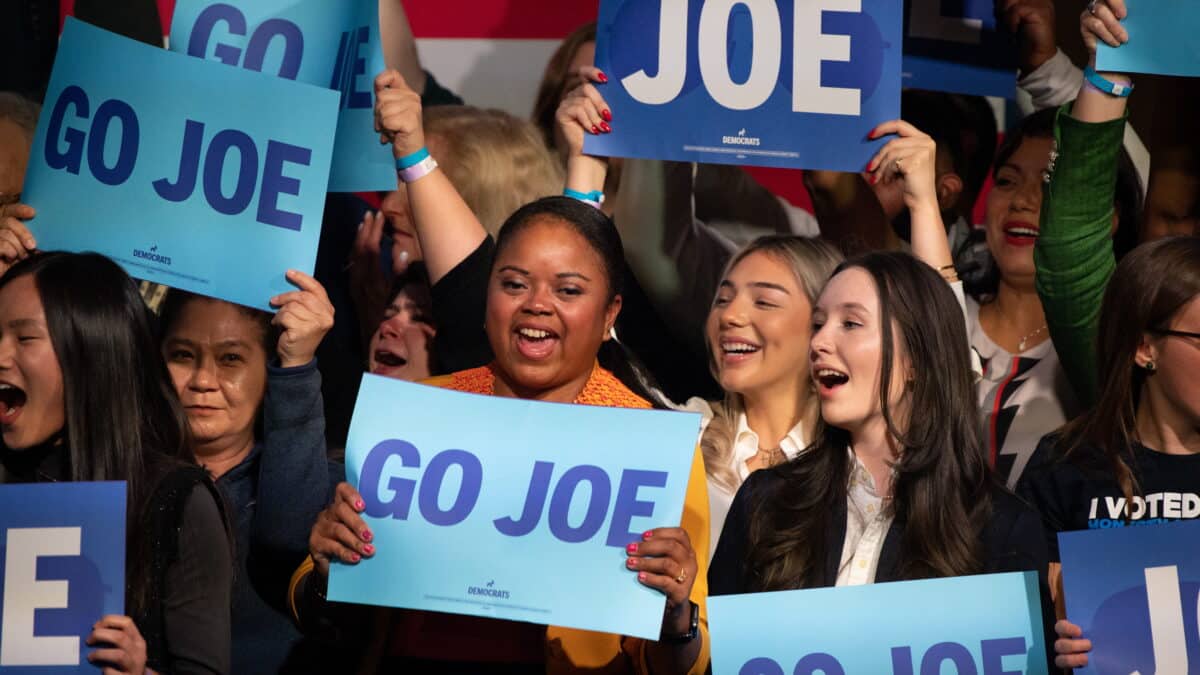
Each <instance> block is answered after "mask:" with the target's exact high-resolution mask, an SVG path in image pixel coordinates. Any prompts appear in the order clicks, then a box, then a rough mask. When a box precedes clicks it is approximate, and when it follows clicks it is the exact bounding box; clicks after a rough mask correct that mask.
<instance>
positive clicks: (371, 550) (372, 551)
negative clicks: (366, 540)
mask: <svg viewBox="0 0 1200 675" xmlns="http://www.w3.org/2000/svg"><path fill="white" fill-rule="evenodd" d="M363 553H366V554H367V555H374V554H375V547H374V546H372V545H370V544H367V545H366V546H363Z"/></svg>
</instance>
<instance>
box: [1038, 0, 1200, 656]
mask: <svg viewBox="0 0 1200 675" xmlns="http://www.w3.org/2000/svg"><path fill="white" fill-rule="evenodd" d="M1134 11H1137V8H1136V7H1135V8H1134ZM1143 11H1154V10H1153V9H1151V8H1149V7H1146V8H1145V9H1144V10H1143ZM1126 16H1127V9H1126V6H1125V2H1124V0H1093V2H1091V3H1090V5H1089V7H1088V9H1087V10H1085V11H1084V12H1083V14H1082V15H1081V17H1080V28H1081V31H1082V33H1083V39H1084V43H1085V44H1086V45H1087V47H1088V50H1089V52H1090V56H1091V59H1090V64H1089V71H1088V74H1087V75H1088V83H1087V84H1085V86H1084V88H1083V89H1082V90H1081V91H1080V93H1079V97H1078V98H1077V99H1076V101H1075V102H1074V104H1072V105H1071V107H1070V108H1069V109H1067V108H1063V109H1062V110H1060V111H1059V114H1058V119H1057V123H1056V130H1055V131H1056V133H1055V137H1056V138H1057V139H1058V143H1059V146H1058V152H1059V157H1058V161H1057V168H1056V169H1055V170H1054V173H1053V176H1052V177H1051V180H1050V183H1049V186H1048V188H1047V198H1046V208H1045V216H1044V220H1045V227H1044V230H1043V232H1042V237H1041V238H1040V239H1039V241H1038V244H1037V246H1038V250H1037V256H1038V277H1039V279H1038V290H1039V293H1041V294H1042V295H1043V297H1045V298H1046V300H1045V302H1046V303H1047V306H1049V305H1050V304H1051V302H1053V303H1054V306H1055V307H1057V308H1059V312H1058V313H1055V314H1052V313H1049V312H1048V313H1047V319H1048V320H1049V321H1050V326H1051V331H1052V333H1053V337H1054V339H1055V341H1056V342H1058V341H1061V342H1063V344H1064V345H1065V347H1060V349H1062V350H1064V351H1068V350H1069V351H1071V352H1077V353H1079V354H1080V358H1079V359H1078V361H1079V366H1080V367H1079V368H1078V370H1080V371H1081V372H1086V373H1088V375H1089V377H1088V378H1087V383H1088V384H1092V382H1094V383H1095V384H1094V385H1092V386H1093V387H1094V388H1095V389H1096V391H1095V392H1090V391H1089V392H1088V393H1089V394H1094V398H1095V400H1096V405H1095V407H1093V408H1092V409H1091V410H1090V411H1089V412H1088V413H1086V414H1085V415H1083V416H1082V417H1080V418H1079V419H1077V420H1075V421H1074V422H1072V423H1071V424H1068V425H1067V426H1066V427H1065V428H1064V429H1063V430H1062V431H1061V433H1058V434H1051V435H1050V436H1047V437H1046V438H1045V439H1043V441H1042V443H1041V444H1040V445H1039V446H1038V449H1037V451H1036V452H1035V453H1034V457H1033V459H1032V460H1031V466H1030V469H1029V471H1028V472H1027V473H1026V476H1025V478H1023V479H1022V481H1021V483H1020V484H1019V485H1018V489H1019V491H1020V492H1021V494H1022V496H1024V497H1026V498H1027V499H1029V501H1030V502H1031V503H1033V504H1034V505H1035V506H1036V507H1037V508H1038V509H1039V510H1040V511H1041V513H1042V517H1043V519H1044V521H1045V524H1046V529H1047V535H1048V538H1047V543H1048V545H1049V548H1050V551H1051V554H1052V556H1051V559H1052V560H1055V561H1056V562H1055V563H1053V564H1052V566H1051V569H1050V578H1051V581H1052V583H1053V587H1054V588H1055V590H1057V591H1058V598H1057V599H1058V600H1059V601H1060V608H1061V607H1063V606H1064V605H1065V603H1062V602H1061V601H1062V600H1063V597H1062V590H1061V583H1060V582H1061V577H1060V572H1061V569H1060V564H1059V563H1058V562H1057V561H1058V560H1059V556H1058V542H1057V534H1058V533H1059V532H1063V531H1071V530H1085V529H1089V528H1090V527H1097V526H1098V523H1095V524H1094V523H1093V522H1092V521H1108V520H1112V521H1116V523H1115V524H1119V525H1125V524H1126V522H1129V523H1132V524H1139V522H1145V521H1146V520H1149V519H1164V520H1173V519H1179V518H1186V517H1188V514H1187V513H1186V512H1185V511H1186V509H1184V508H1182V507H1180V506H1179V499H1180V498H1181V496H1192V495H1195V494H1197V493H1200V435H1198V434H1197V429H1200V387H1198V386H1197V383H1196V378H1195V374H1196V373H1197V372H1200V238H1198V237H1195V236H1190V237H1174V238H1166V239H1160V240H1157V241H1153V242H1149V243H1145V244H1142V245H1141V246H1139V247H1138V248H1137V249H1135V250H1134V251H1133V252H1132V253H1130V254H1129V255H1127V256H1126V257H1125V258H1124V259H1123V260H1122V261H1121V263H1120V264H1119V265H1115V266H1114V260H1113V250H1112V246H1111V243H1110V231H1111V228H1112V220H1113V217H1112V210H1111V209H1110V208H1109V206H1108V205H1110V204H1112V197H1113V185H1114V175H1115V174H1116V166H1117V153H1118V151H1119V148H1120V144H1121V137H1122V130H1123V128H1124V126H1125V117H1126V108H1127V101H1128V98H1127V97H1128V96H1129V94H1130V92H1131V91H1132V89H1133V86H1132V83H1131V82H1130V79H1129V77H1128V76H1126V75H1123V74H1119V73H1096V72H1095V70H1094V68H1095V65H1096V49H1097V46H1098V44H1099V43H1100V42H1101V41H1103V42H1104V43H1105V44H1107V45H1109V46H1110V47H1119V46H1120V45H1122V44H1124V43H1125V42H1127V41H1128V40H1129V38H1130V36H1129V34H1128V32H1127V31H1126V30H1125V28H1124V27H1123V26H1122V25H1121V21H1122V20H1124V19H1125V18H1126ZM1110 277H1111V278H1110ZM1101 298H1103V300H1102V302H1101ZM1089 357H1091V358H1089ZM1091 368H1096V370H1095V371H1091ZM1091 372H1095V376H1094V380H1093V379H1092V377H1091V376H1090V374H1091ZM1171 497H1174V499H1175V507H1174V508H1173V509H1172V507H1171V506H1170V502H1169V499H1170V498H1171ZM1156 498H1157V499H1156ZM1097 504H1098V505H1099V506H1097ZM1114 511H1115V512H1114ZM1193 517H1194V516H1193ZM1185 606H1186V603H1185ZM1060 616H1062V614H1060ZM1055 628H1056V631H1057V633H1058V636H1059V639H1058V640H1057V642H1056V643H1055V651H1056V652H1057V658H1056V662H1057V664H1058V665H1059V666H1060V667H1063V668H1079V667H1082V666H1085V665H1087V664H1088V653H1089V652H1090V651H1091V650H1092V643H1091V641H1090V640H1088V639H1087V636H1085V635H1084V634H1083V631H1082V630H1081V629H1080V627H1079V626H1078V625H1076V624H1074V623H1072V622H1071V621H1070V620H1069V619H1064V620H1062V621H1059V622H1058V623H1057V624H1056V626H1055ZM1156 656H1157V654H1156ZM1158 666H1159V669H1160V671H1161V669H1162V664H1158Z"/></svg>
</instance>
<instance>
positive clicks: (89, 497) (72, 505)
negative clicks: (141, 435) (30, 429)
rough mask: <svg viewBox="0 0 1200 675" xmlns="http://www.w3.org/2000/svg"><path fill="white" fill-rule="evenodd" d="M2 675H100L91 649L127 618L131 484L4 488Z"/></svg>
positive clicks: (0, 513)
mask: <svg viewBox="0 0 1200 675" xmlns="http://www.w3.org/2000/svg"><path fill="white" fill-rule="evenodd" d="M0 579H3V583H4V585H3V593H0V613H2V618H0V673H3V675H49V674H51V673H53V674H54V675H62V674H63V673H88V674H89V675H94V674H95V673H98V672H100V671H99V670H98V669H97V668H96V667H95V666H93V665H92V664H90V663H88V661H87V654H88V653H89V652H90V651H91V650H92V648H91V647H88V646H87V644H86V643H85V641H86V640H87V637H88V635H90V634H91V632H92V625H93V624H95V623H96V622H97V621H99V620H100V617H102V616H105V615H107V614H124V613H125V483H29V484H22V485H0Z"/></svg>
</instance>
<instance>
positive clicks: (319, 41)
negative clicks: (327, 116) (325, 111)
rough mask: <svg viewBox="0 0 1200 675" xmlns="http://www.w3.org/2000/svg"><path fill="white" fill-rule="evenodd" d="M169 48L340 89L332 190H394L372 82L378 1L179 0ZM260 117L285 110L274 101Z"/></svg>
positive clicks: (377, 64)
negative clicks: (377, 129)
mask: <svg viewBox="0 0 1200 675" xmlns="http://www.w3.org/2000/svg"><path fill="white" fill-rule="evenodd" d="M170 44H171V49H172V50H174V51H178V52H182V53H185V54H188V55H189V56H195V57H198V58H202V59H209V60H213V61H219V62H221V63H225V64H228V65H231V66H235V67H239V68H244V69H246V70H254V71H259V72H263V73H267V74H269V75H274V76H277V77H281V78H284V79H288V80H296V81H298V82H306V83H308V84H314V85H317V86H320V87H328V88H329V89H333V90H335V91H337V92H339V93H340V94H341V107H340V109H339V113H338V124H337V138H336V141H335V142H334V148H333V164H332V167H331V170H330V174H329V190H330V191H332V192H358V191H370V190H394V189H396V168H395V164H394V161H393V159H392V153H391V146H382V145H380V143H379V134H376V133H375V118H374V106H375V99H374V94H373V92H374V85H373V81H374V78H375V76H376V75H377V74H379V72H380V71H382V70H383V68H384V61H383V50H382V48H381V46H380V39H379V5H378V0H337V1H336V2H330V1H328V0H307V1H302V2H297V1H296V0H226V1H225V2H214V0H179V2H178V3H176V5H175V14H174V17H173V18H172V20H171V41H170ZM259 112H260V113H261V114H262V115H263V116H264V117H268V118H283V117H286V116H288V115H291V114H293V112H294V111H293V110H292V109H291V108H286V107H282V106H272V107H271V108H268V109H266V110H261V111H259Z"/></svg>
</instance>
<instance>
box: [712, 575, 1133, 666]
mask: <svg viewBox="0 0 1200 675" xmlns="http://www.w3.org/2000/svg"><path fill="white" fill-rule="evenodd" d="M708 630H709V634H710V635H711V636H712V672H713V674H714V675H785V673H788V674H794V675H816V673H820V674H821V675H860V674H865V673H870V674H871V675H941V674H942V673H957V674H958V675H968V674H970V675H1047V673H1046V668H1047V660H1046V650H1045V644H1044V643H1045V638H1044V634H1043V632H1042V610H1041V601H1040V598H1039V594H1038V576H1037V573H1036V572H1008V573H1005V574H983V575H977V576H967V577H951V578H948V579H925V580H921V581H901V582H894V583H883V584H867V585H865V586H841V587H837V588H812V589H806V590H799V591H779V592H774V593H751V594H747V595H722V596H717V597H712V598H709V599H708ZM1126 675H1128V674H1126Z"/></svg>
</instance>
